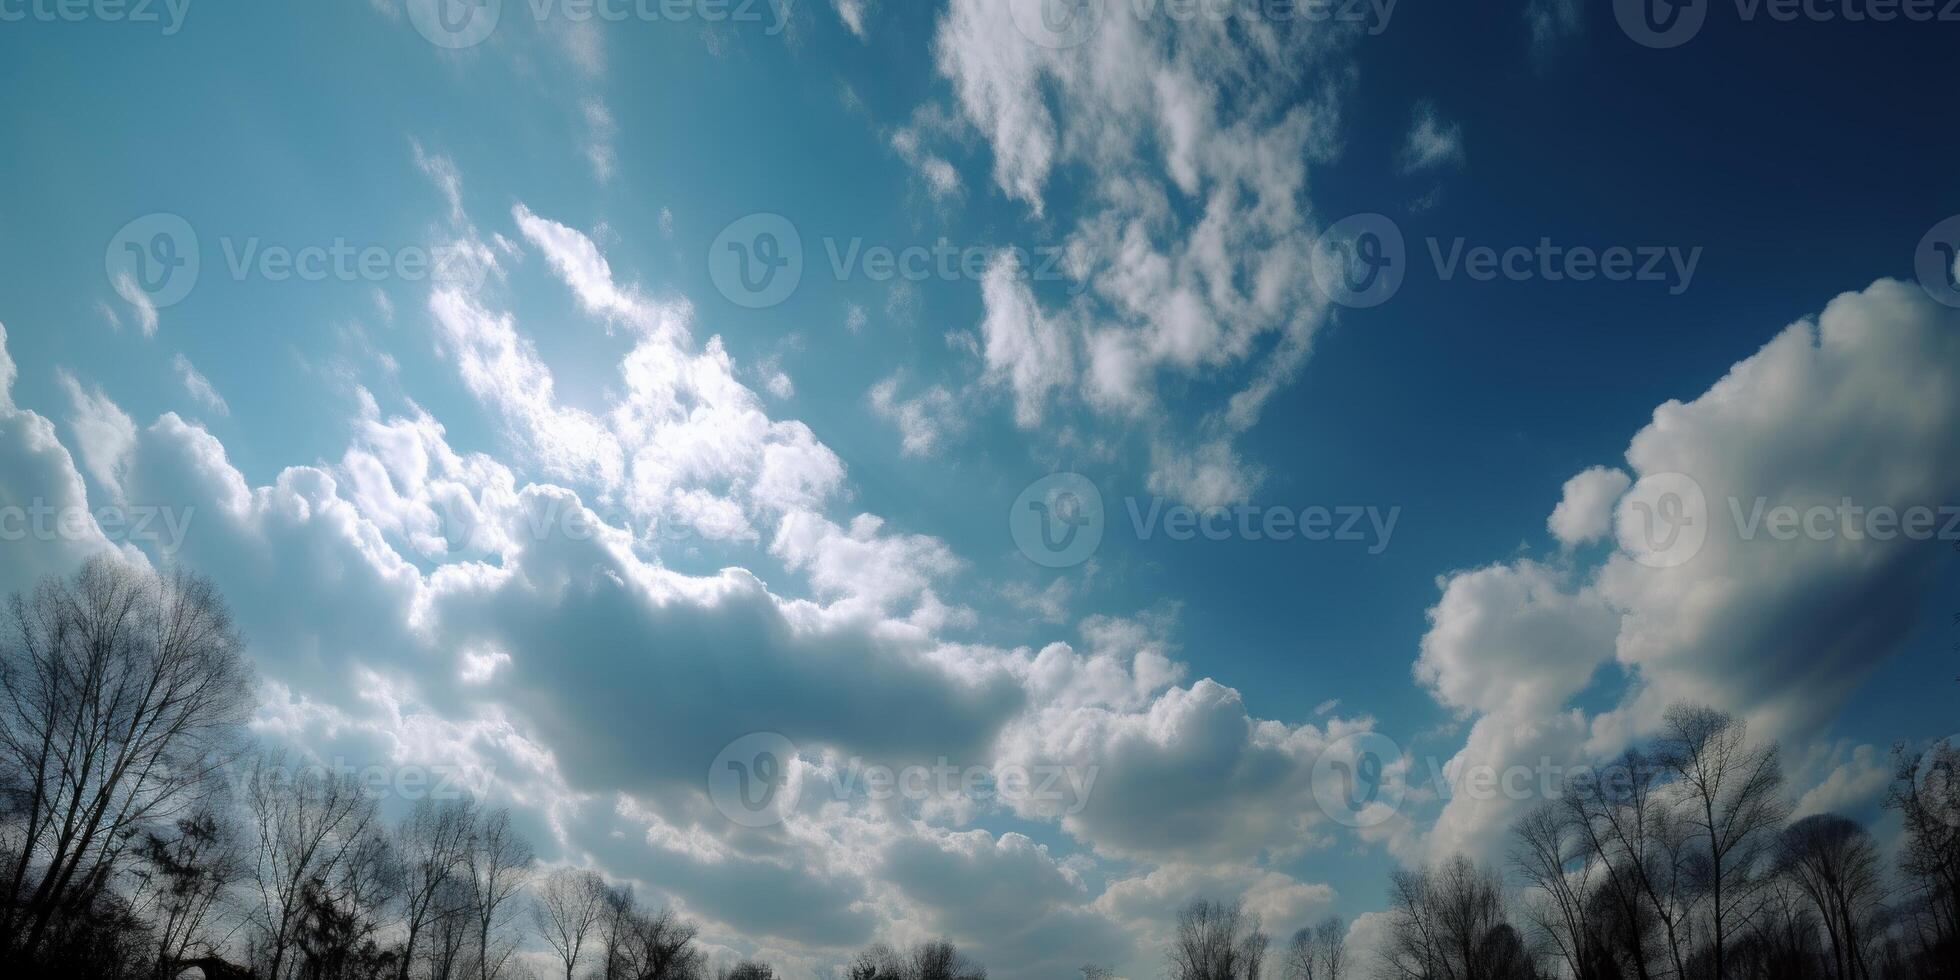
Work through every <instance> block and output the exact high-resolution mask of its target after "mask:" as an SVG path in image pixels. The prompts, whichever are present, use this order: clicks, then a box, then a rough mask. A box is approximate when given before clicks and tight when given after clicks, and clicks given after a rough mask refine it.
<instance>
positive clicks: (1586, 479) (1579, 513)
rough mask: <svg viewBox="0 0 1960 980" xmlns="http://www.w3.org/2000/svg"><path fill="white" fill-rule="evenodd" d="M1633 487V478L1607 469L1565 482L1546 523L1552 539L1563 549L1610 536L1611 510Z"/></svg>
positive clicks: (1611, 528) (1600, 469) (1587, 472)
mask: <svg viewBox="0 0 1960 980" xmlns="http://www.w3.org/2000/svg"><path fill="white" fill-rule="evenodd" d="M1631 486H1633V478H1632V477H1630V476H1628V475H1626V474H1625V473H1624V472H1622V471H1620V470H1616V469H1613V468H1612V467H1610V466H1595V467H1593V468H1592V469H1589V470H1587V471H1585V472H1584V473H1581V474H1579V475H1578V476H1575V477H1573V478H1572V479H1570V480H1567V481H1565V495H1564V496H1563V497H1560V498H1559V502H1558V506H1557V507H1555V508H1553V509H1552V516H1551V519H1550V520H1549V521H1547V522H1546V526H1547V527H1549V528H1551V531H1552V536H1553V537H1555V538H1557V539H1558V540H1559V543H1560V544H1563V545H1565V546H1567V547H1572V546H1575V545H1582V544H1591V543H1592V542H1594V541H1599V540H1602V539H1604V538H1605V537H1606V536H1607V535H1609V534H1612V533H1613V508H1614V505H1615V504H1617V503H1619V502H1620V497H1621V496H1622V495H1624V494H1625V493H1626V492H1627V488H1628V487H1631Z"/></svg>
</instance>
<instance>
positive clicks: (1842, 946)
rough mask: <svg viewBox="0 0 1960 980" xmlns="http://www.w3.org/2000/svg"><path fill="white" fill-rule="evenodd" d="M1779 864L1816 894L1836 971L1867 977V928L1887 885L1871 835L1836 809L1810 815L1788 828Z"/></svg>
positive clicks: (1860, 979)
mask: <svg viewBox="0 0 1960 980" xmlns="http://www.w3.org/2000/svg"><path fill="white" fill-rule="evenodd" d="M1777 866H1778V868H1779V869H1780V870H1781V871H1782V872H1783V873H1784V874H1785V875H1787V876H1789V878H1790V880H1791V881H1794V882H1795V883H1796V884H1797V887H1798V888H1800V889H1801V890H1802V891H1803V894H1804V895H1805V897H1807V898H1809V899H1810V902H1811V904H1812V905H1813V906H1814V907H1815V908H1816V911H1817V915H1818V917H1819V919H1820V920H1821V921H1822V922H1823V923H1824V931H1825V933H1826V934H1827V935H1828V936H1829V937H1830V940H1831V959H1832V963H1833V965H1834V966H1835V967H1836V969H1835V970H1834V971H1833V974H1834V975H1835V976H1838V977H1841V978H1844V980H1867V978H1869V977H1870V976H1871V967H1870V965H1869V964H1868V962H1867V960H1866V956H1865V940H1866V938H1867V932H1866V931H1867V926H1868V924H1869V923H1870V922H1871V920H1872V917H1873V915H1874V914H1875V912H1876V911H1877V907H1878V904H1879V901H1880V895H1881V889H1882V887H1883V880H1882V878H1881V875H1880V872H1879V861H1878V847H1877V845H1876V844H1874V843H1872V839H1871V835H1870V834H1868V833H1866V832H1865V828H1863V827H1860V826H1858V825H1857V824H1856V823H1854V822H1852V821H1850V820H1846V819H1845V818H1843V817H1840V816H1837V815H1836V814H1819V815H1817V816H1814V817H1806V818H1804V819H1802V820H1799V821H1797V822H1796V823H1794V824H1792V825H1790V827H1789V828H1787V829H1785V830H1784V831H1783V839H1782V848H1781V854H1780V855H1779V858H1778V861H1777Z"/></svg>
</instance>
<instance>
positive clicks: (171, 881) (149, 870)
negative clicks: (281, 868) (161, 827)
mask: <svg viewBox="0 0 1960 980" xmlns="http://www.w3.org/2000/svg"><path fill="white" fill-rule="evenodd" d="M244 871H245V864H244V857H243V854H242V853H241V848H240V846H239V842H238V840H237V839H236V834H235V832H234V830H233V828H232V826H231V825H230V824H229V823H227V822H225V821H224V820H222V819H220V818H219V817H218V816H217V815H215V814H213V813H210V812H206V811H200V812H198V813H196V814H193V815H191V816H189V817H185V818H183V819H181V820H179V821H178V822H177V825H176V827H175V828H173V832H171V833H168V834H166V833H161V832H159V831H156V830H150V831H145V832H144V835H143V842H142V844H141V845H139V846H138V848H137V864H136V867H135V868H134V870H133V871H132V872H131V877H132V878H134V880H135V881H136V895H135V897H134V898H133V899H132V901H131V905H132V906H133V907H134V908H136V909H137V910H138V911H139V913H140V914H142V916H143V917H144V918H145V919H146V920H147V921H148V922H149V923H150V928H151V931H152V932H153V934H154V938H155V942H156V953H157V964H158V967H159V969H163V968H164V967H165V966H167V965H168V964H170V963H174V962H180V961H184V960H188V959H192V958H196V957H197V956H198V955H200V954H210V953H213V952H215V951H216V949H217V947H218V946H219V944H220V940H219V937H218V936H217V935H216V934H215V932H214V926H216V925H217V923H218V922H219V921H220V920H221V919H222V918H223V914H224V907H223V904H222V902H223V899H224V898H225V896H226V894H227V893H228V892H229V891H230V890H231V888H232V886H233V885H235V884H237V883H238V882H239V880H240V879H241V878H242V876H243V874H244Z"/></svg>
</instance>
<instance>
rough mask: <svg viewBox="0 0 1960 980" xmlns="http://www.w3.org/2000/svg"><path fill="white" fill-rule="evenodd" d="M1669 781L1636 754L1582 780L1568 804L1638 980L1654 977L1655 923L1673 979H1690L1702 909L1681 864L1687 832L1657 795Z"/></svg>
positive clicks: (1653, 763) (1576, 783)
mask: <svg viewBox="0 0 1960 980" xmlns="http://www.w3.org/2000/svg"><path fill="white" fill-rule="evenodd" d="M1665 773H1666V769H1665V766H1663V765H1662V764H1661V763H1660V762H1659V761H1657V760H1655V759H1653V758H1652V757H1650V756H1648V755H1647V754H1646V753H1644V752H1642V751H1640V750H1639V749H1632V750H1629V751H1627V752H1626V753H1625V754H1624V755H1622V756H1621V757H1620V758H1619V759H1618V760H1617V761H1615V762H1613V763H1612V764H1610V765H1607V766H1603V767H1601V768H1599V769H1597V770H1592V771H1588V772H1584V773H1582V774H1581V775H1580V776H1579V777H1577V778H1575V779H1574V780H1573V781H1572V783H1571V785H1569V786H1568V787H1567V790H1566V794H1565V797H1564V803H1565V805H1566V807H1567V808H1568V813H1569V815H1570V817H1571V818H1572V821H1573V822H1572V826H1573V827H1574V828H1575V829H1576V830H1577V832H1578V833H1579V834H1580V835H1581V837H1582V838H1583V840H1584V842H1585V847H1586V850H1587V852H1588V853H1589V854H1590V858H1589V860H1591V861H1595V862H1597V863H1598V866H1599V869H1600V874H1601V879H1602V884H1603V892H1602V893H1603V894H1604V895H1605V896H1607V897H1608V898H1610V900H1611V903H1610V904H1611V907H1612V911H1613V913H1614V915H1613V918H1614V919H1616V920H1617V921H1616V923H1615V924H1616V926H1617V927H1618V928H1616V929H1615V930H1614V933H1613V934H1615V935H1617V936H1618V937H1619V938H1620V940H1621V943H1620V945H1621V948H1622V950H1623V951H1624V955H1625V957H1626V959H1627V961H1628V962H1631V963H1632V964H1633V967H1634V974H1635V976H1636V977H1637V978H1638V980H1649V978H1651V977H1652V976H1654V968H1653V965H1652V964H1651V963H1650V962H1649V955H1648V949H1647V946H1648V943H1649V941H1650V938H1651V937H1652V936H1653V932H1654V929H1653V927H1652V924H1654V923H1658V925H1659V931H1660V936H1659V937H1658V938H1659V939H1660V940H1661V941H1663V942H1664V943H1665V949H1666V953H1667V956H1668V959H1669V961H1670V962H1672V963H1673V966H1674V974H1675V975H1676V976H1677V977H1678V976H1682V975H1684V974H1685V973H1686V972H1687V959H1688V948H1687V940H1688V936H1687V934H1686V933H1687V929H1688V921H1689V919H1690V917H1691V916H1692V915H1693V914H1694V910H1695V905H1696V903H1697V901H1698V896H1696V895H1695V894H1692V893H1691V889H1689V888H1688V887H1687V869H1686V868H1685V866H1684V862H1683V860H1682V858H1681V851H1682V844H1681V841H1682V839H1683V837H1684V836H1685V832H1684V831H1683V830H1682V828H1681V826H1680V822H1679V821H1678V820H1677V819H1675V815H1674V812H1673V810H1672V809H1671V808H1670V807H1669V805H1668V802H1667V801H1666V800H1665V799H1664V798H1663V796H1664V794H1663V793H1662V792H1660V791H1659V787H1660V785H1661V779H1662V777H1663V776H1664V775H1665Z"/></svg>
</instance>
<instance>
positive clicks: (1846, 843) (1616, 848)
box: [1378, 705, 1960, 980]
mask: <svg viewBox="0 0 1960 980" xmlns="http://www.w3.org/2000/svg"><path fill="white" fill-rule="evenodd" d="M1896 761H1897V768H1896V771H1895V774H1894V779H1893V784H1892V789H1891V791H1890V794H1889V797H1888V800H1887V806H1888V807H1890V808H1892V809H1893V810H1896V811H1897V812H1898V813H1899V814H1900V816H1901V818H1902V824H1903V828H1904V832H1905V838H1904V853H1903V855H1902V857H1901V859H1900V861H1899V864H1898V867H1897V868H1895V869H1892V870H1893V873H1891V874H1888V871H1887V868H1886V867H1885V861H1884V860H1883V858H1882V856H1881V853H1880V850H1879V847H1878V846H1877V844H1876V842H1875V841H1874V840H1873V839H1872V836H1871V834H1870V833H1869V832H1868V831H1867V830H1866V829H1865V828H1864V827H1862V826H1860V825H1859V824H1858V823H1857V822H1855V821H1853V820H1850V819H1847V818H1845V817H1842V816H1837V815H1834V814H1817V815H1813V816H1807V817H1804V818H1802V819H1799V820H1796V821H1794V822H1791V821H1790V820H1789V819H1788V814H1787V812H1786V809H1785V807H1784V804H1783V802H1782V801H1783V798H1784V792H1783V775H1782V770H1781V767H1780V765H1779V762H1778V755H1777V750H1776V747H1775V746H1773V745H1764V744H1758V743H1753V742H1751V741H1750V740H1749V738H1748V736H1747V731H1746V729H1745V727H1744V726H1743V725H1742V723H1741V722H1739V721H1738V720H1736V719H1734V718H1732V717H1730V716H1728V715H1725V714H1722V713H1719V712H1715V711H1711V710H1709V709H1706V708H1700V707H1695V706H1689V705H1681V706H1676V707H1674V708H1673V709H1671V710H1670V711H1669V712H1668V713H1667V716H1666V726H1665V732H1664V734H1663V736H1662V737H1661V738H1660V739H1659V741H1658V742H1657V743H1656V744H1654V745H1651V746H1645V747H1641V748H1637V749H1634V750H1632V751H1629V752H1628V753H1626V754H1625V755H1624V756H1622V757H1621V758H1619V759H1618V760H1616V761H1615V762H1614V763H1613V764H1612V765H1609V766H1605V767H1602V768H1600V769H1599V770H1597V771H1595V772H1594V773H1591V774H1588V775H1587V776H1586V777H1584V778H1581V779H1576V780H1574V781H1572V782H1571V783H1570V784H1569V785H1568V786H1567V787H1566V790H1565V792H1564V793H1563V794H1562V795H1561V796H1560V798H1558V799H1557V800H1554V801H1550V802H1547V803H1544V804H1542V805H1541V806H1540V807H1538V808H1537V809H1535V810H1533V811H1532V812H1530V813H1529V814H1527V815H1526V816H1525V817H1524V818H1523V819H1521V820H1519V821H1518V823H1517V824H1516V825H1515V826H1514V827H1513V828H1512V834H1511V838H1512V848H1511V855H1510V862H1509V864H1510V870H1511V871H1512V872H1513V874H1514V875H1515V877H1514V879H1513V882H1514V883H1515V884H1516V886H1517V887H1515V888H1512V887H1509V885H1508V884H1507V882H1506V881H1505V880H1503V879H1502V878H1501V877H1500V876H1499V874H1498V873H1497V872H1496V871H1494V870H1492V869H1486V868H1479V867H1477V866H1476V865H1474V864H1472V863H1471V862H1469V861H1467V860H1464V859H1461V858H1459V859H1456V860H1454V861H1451V862H1448V863H1446V864H1444V865H1443V866H1441V867H1438V868H1426V869H1417V870H1412V871H1403V872H1398V873H1397V874H1396V875H1395V876H1394V878H1393V881H1392V883H1391V887H1390V898H1391V913H1390V915H1391V919H1390V928H1389V930H1388V934H1387V937H1386V939H1385V940H1384V943H1383V946H1382V948H1381V949H1380V950H1379V951H1378V952H1379V959H1380V961H1381V963H1382V964H1383V971H1384V972H1385V974H1386V976H1387V977H1389V978H1394V980H1535V978H1539V977H1570V978H1574V980H1658V978H1667V980H1689V978H1693V980H1700V978H1713V980H1756V978H1761V980H1874V978H1883V980H1909V978H1913V980H1916V978H1926V980H1931V978H1936V977H1952V976H1955V975H1957V974H1960V967H1956V966H1955V964H1960V780H1956V779H1955V778H1954V777H1955V775H1956V770H1960V752H1956V750H1955V747H1954V746H1952V745H1950V744H1942V745H1938V746H1935V747H1933V748H1932V749H1930V750H1928V751H1926V752H1924V753H1916V752H1911V751H1907V750H1904V749H1901V750H1900V751H1899V752H1898V753H1897V756H1896Z"/></svg>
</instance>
